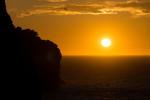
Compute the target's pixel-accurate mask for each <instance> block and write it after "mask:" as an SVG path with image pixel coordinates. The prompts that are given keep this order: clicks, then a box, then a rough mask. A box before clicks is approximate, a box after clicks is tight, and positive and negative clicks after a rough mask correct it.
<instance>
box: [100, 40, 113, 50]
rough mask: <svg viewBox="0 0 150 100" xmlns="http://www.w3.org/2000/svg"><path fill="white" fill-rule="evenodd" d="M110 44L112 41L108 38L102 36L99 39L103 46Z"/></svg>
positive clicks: (106, 46)
mask: <svg viewBox="0 0 150 100" xmlns="http://www.w3.org/2000/svg"><path fill="white" fill-rule="evenodd" d="M111 44H112V41H111V40H110V39H109V38H104V39H102V40H101V45H102V46H103V47H105V48H108V47H110V46H111Z"/></svg>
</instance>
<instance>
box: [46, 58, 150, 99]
mask: <svg viewBox="0 0 150 100" xmlns="http://www.w3.org/2000/svg"><path fill="white" fill-rule="evenodd" d="M61 64H62V70H61V77H62V79H63V80H64V81H65V83H64V84H63V85H62V88H61V90H60V91H57V92H53V93H46V95H45V99H46V100H150V56H111V57H105V56H103V57H90V56H65V57H63V59H62V62H61Z"/></svg>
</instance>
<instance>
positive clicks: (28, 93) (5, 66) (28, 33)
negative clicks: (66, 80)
mask: <svg viewBox="0 0 150 100" xmlns="http://www.w3.org/2000/svg"><path fill="white" fill-rule="evenodd" d="M0 35H1V56H0V57H1V63H0V66H1V71H2V73H3V74H2V78H3V79H2V80H1V82H2V84H3V85H2V86H3V88H4V89H3V93H5V94H7V95H8V96H6V97H11V99H16V100H40V99H41V92H42V90H43V89H48V90H55V89H58V88H59V85H60V75H59V74H60V60H61V52H60V50H59V48H58V47H57V45H56V44H55V43H53V42H51V41H49V40H42V39H41V38H40V37H39V36H38V34H37V32H35V31H34V30H30V29H22V28H20V27H15V26H14V25H13V23H12V20H11V18H10V16H9V15H8V13H7V11H6V5H5V0H0ZM6 97H5V98H6ZM7 100H8V99H7Z"/></svg>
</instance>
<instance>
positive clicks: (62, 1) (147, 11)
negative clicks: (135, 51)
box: [19, 0, 150, 17]
mask: <svg viewBox="0 0 150 100" xmlns="http://www.w3.org/2000/svg"><path fill="white" fill-rule="evenodd" d="M38 1H40V2H43V1H47V2H50V3H45V4H43V5H34V6H33V8H32V9H28V10H26V11H22V13H21V14H20V15H19V17H27V16H32V15H40V14H49V15H87V14H88V15H101V14H122V13H127V14H131V15H133V16H146V15H150V6H149V5H150V0H86V1H85V0H38Z"/></svg>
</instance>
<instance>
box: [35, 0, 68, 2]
mask: <svg viewBox="0 0 150 100" xmlns="http://www.w3.org/2000/svg"><path fill="white" fill-rule="evenodd" d="M38 1H47V2H54V3H57V2H65V1H67V0H38Z"/></svg>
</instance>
